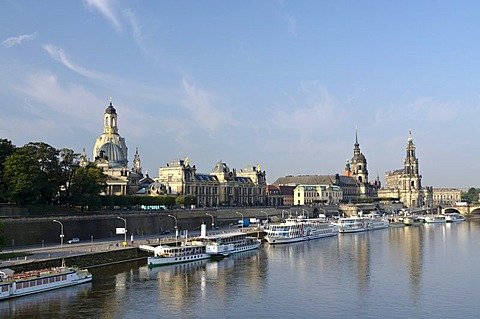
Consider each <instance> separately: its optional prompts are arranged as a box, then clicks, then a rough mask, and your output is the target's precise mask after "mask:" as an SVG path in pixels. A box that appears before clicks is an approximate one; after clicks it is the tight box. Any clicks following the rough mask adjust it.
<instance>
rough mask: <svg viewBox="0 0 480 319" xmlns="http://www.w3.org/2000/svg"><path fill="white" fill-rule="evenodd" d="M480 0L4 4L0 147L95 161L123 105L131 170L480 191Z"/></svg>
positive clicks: (121, 120)
mask: <svg viewBox="0 0 480 319" xmlns="http://www.w3.org/2000/svg"><path fill="white" fill-rule="evenodd" d="M479 13H480V2H478V1H461V2H454V1H428V0H427V1H342V0H338V1H318V0H314V1H307V0H301V1H280V0H276V1H270V0H264V1H250V0H245V1H209V0H205V1H197V0H191V1H187V0H185V1H182V0H180V1H146V0H138V1H126V0H125V1H113V0H112V1H110V0H83V1H81V0H78V1H63V0H58V1H54V0H45V1H37V0H32V1H25V0H15V1H13V0H3V1H0V20H1V23H0V138H4V139H8V140H10V141H11V142H12V143H13V144H14V145H16V146H23V145H25V144H27V143H29V142H45V143H47V144H49V145H51V146H53V147H55V148H58V149H60V148H70V149H73V150H74V151H76V152H78V153H80V152H81V151H82V150H83V149H84V148H85V150H86V152H87V155H88V157H89V159H92V156H93V146H94V143H95V139H96V138H97V136H99V135H100V134H101V133H102V132H103V115H104V112H105V109H106V107H107V106H108V104H109V100H110V98H112V101H113V105H114V107H115V108H116V110H117V113H118V128H119V134H120V135H121V136H122V137H124V138H125V140H126V144H127V146H128V149H129V150H128V152H129V153H128V157H129V167H131V166H132V165H133V155H134V153H135V150H136V149H137V148H138V152H139V154H140V158H141V161H142V168H143V172H144V173H145V172H148V173H149V175H150V176H151V177H157V176H158V169H159V168H160V167H163V166H164V165H165V164H166V163H169V162H171V161H173V160H175V159H183V158H185V157H186V156H188V159H189V162H190V164H191V165H195V166H196V168H197V172H199V173H210V172H211V170H212V168H213V167H214V166H215V164H216V163H217V162H218V161H223V162H224V163H226V164H227V165H228V166H229V167H230V169H234V168H235V169H237V170H240V169H243V168H245V167H248V166H252V165H253V166H257V165H260V167H261V169H262V171H265V172H266V174H267V181H268V183H273V182H274V181H275V180H276V179H277V178H279V177H282V176H285V175H305V174H308V175H309V174H312V175H313V174H320V175H324V174H335V173H342V172H343V171H344V168H345V163H346V160H347V159H351V158H352V157H353V145H354V143H355V136H356V134H358V135H357V136H358V142H359V144H360V149H361V151H362V153H363V154H364V155H365V157H366V158H367V161H368V171H369V180H374V179H376V177H377V176H379V178H380V180H381V181H382V183H383V185H384V183H385V172H387V171H391V170H396V169H400V168H402V167H403V161H404V159H405V155H406V150H405V147H406V144H407V138H408V136H409V131H410V130H411V132H412V137H413V140H414V143H415V145H416V155H417V157H418V159H419V168H420V174H421V175H422V177H423V178H422V184H423V186H433V187H434V188H449V187H451V188H461V189H467V188H469V187H480V182H479V180H478V177H479V174H480V173H479V172H478V171H476V167H477V166H478V164H477V163H478V159H479V158H480V148H479V147H477V146H478V138H477V136H478V135H479V127H480V125H479V118H478V116H477V115H478V114H479V110H480V58H479V57H480V41H479V39H480V19H479V18H478V15H479Z"/></svg>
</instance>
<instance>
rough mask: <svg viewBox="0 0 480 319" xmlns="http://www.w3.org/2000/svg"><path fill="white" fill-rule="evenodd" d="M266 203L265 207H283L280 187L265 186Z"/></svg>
mask: <svg viewBox="0 0 480 319" xmlns="http://www.w3.org/2000/svg"><path fill="white" fill-rule="evenodd" d="M266 201H267V203H266V205H267V206H283V196H282V191H281V189H280V187H278V186H276V185H267V193H266Z"/></svg>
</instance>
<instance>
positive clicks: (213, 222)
mask: <svg viewBox="0 0 480 319" xmlns="http://www.w3.org/2000/svg"><path fill="white" fill-rule="evenodd" d="M205 214H207V215H208V216H210V217H212V230H213V229H214V228H215V219H214V218H213V215H212V214H209V213H205Z"/></svg>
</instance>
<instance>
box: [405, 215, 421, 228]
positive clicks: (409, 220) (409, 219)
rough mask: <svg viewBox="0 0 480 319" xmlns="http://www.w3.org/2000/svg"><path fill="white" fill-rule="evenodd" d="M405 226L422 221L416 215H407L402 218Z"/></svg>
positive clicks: (419, 223) (414, 224) (418, 223)
mask: <svg viewBox="0 0 480 319" xmlns="http://www.w3.org/2000/svg"><path fill="white" fill-rule="evenodd" d="M403 223H404V224H405V226H417V225H421V224H423V221H422V220H421V219H420V218H418V217H417V216H407V217H404V218H403Z"/></svg>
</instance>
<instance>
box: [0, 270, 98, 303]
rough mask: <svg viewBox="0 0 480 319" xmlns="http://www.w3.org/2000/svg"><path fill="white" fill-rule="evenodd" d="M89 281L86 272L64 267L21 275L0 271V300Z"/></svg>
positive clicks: (27, 272)
mask: <svg viewBox="0 0 480 319" xmlns="http://www.w3.org/2000/svg"><path fill="white" fill-rule="evenodd" d="M89 281H92V275H91V274H90V272H88V270H86V269H78V268H75V267H65V266H64V265H63V266H62V267H56V268H49V269H42V270H32V271H25V272H21V273H14V272H13V271H9V270H8V269H2V270H0V300H3V299H9V298H14V297H20V296H25V295H30V294H34V293H38V292H43V291H47V290H53V289H58V288H63V287H68V286H74V285H79V284H83V283H86V282H89Z"/></svg>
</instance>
